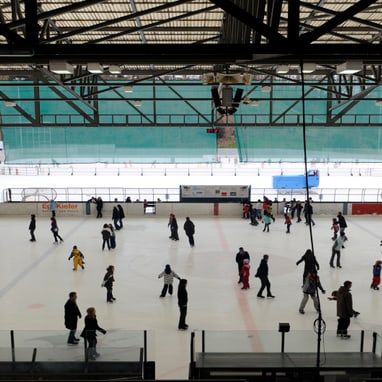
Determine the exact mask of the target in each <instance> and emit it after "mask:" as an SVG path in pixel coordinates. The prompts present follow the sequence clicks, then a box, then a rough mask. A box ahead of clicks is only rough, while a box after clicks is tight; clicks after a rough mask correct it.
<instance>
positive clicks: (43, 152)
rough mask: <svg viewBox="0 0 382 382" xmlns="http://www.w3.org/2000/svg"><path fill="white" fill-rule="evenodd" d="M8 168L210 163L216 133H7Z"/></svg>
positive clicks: (91, 129)
mask: <svg viewBox="0 0 382 382" xmlns="http://www.w3.org/2000/svg"><path fill="white" fill-rule="evenodd" d="M2 132H3V137H4V149H5V154H6V163H32V164H34V163H41V164H50V163H52V164H60V163H97V162H98V163H153V162H156V163H209V162H215V161H216V156H217V140H216V134H207V132H206V129H205V128H198V127H192V128H188V127H179V128H174V127H171V128H168V127H167V128H166V127H160V128H159V127H153V128H147V127H137V128H132V127H125V128H124V127H96V128H95V127H38V128H29V127H20V128H18V127H12V128H6V127H3V128H2Z"/></svg>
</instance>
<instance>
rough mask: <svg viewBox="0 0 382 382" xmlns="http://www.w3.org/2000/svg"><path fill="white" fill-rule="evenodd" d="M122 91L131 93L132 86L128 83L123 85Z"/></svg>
mask: <svg viewBox="0 0 382 382" xmlns="http://www.w3.org/2000/svg"><path fill="white" fill-rule="evenodd" d="M123 91H124V92H125V93H132V92H133V87H132V86H130V85H127V86H124V87H123Z"/></svg>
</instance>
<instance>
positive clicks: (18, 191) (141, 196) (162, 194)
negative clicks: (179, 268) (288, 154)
mask: <svg viewBox="0 0 382 382" xmlns="http://www.w3.org/2000/svg"><path fill="white" fill-rule="evenodd" d="M264 195H265V196H267V197H268V198H269V199H271V200H278V201H280V202H281V201H283V200H292V199H296V200H300V201H304V200H306V198H307V195H306V192H305V190H303V189H289V190H287V189H284V190H280V189H273V188H253V187H251V201H257V200H259V199H260V200H262V199H263V196H264ZM309 196H310V197H311V198H312V200H313V201H314V202H328V203H333V202H334V203H335V202H339V203H340V202H342V203H344V202H348V203H350V202H352V203H365V202H368V203H380V202H381V201H382V188H315V189H311V190H310V191H309ZM92 197H96V198H97V197H101V198H102V200H103V201H104V202H114V201H120V202H125V201H126V199H127V198H128V197H129V198H130V200H131V202H143V201H144V200H145V199H146V200H147V201H155V202H179V201H180V191H179V188H123V187H70V188H69V187H68V188H10V189H9V188H8V189H3V190H2V202H47V201H49V200H51V199H54V200H56V201H60V202H87V201H89V200H91V198H92Z"/></svg>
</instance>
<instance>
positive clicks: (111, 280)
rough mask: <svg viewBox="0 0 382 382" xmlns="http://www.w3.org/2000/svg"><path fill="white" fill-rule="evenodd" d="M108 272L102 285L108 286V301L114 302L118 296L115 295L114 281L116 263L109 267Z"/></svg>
mask: <svg viewBox="0 0 382 382" xmlns="http://www.w3.org/2000/svg"><path fill="white" fill-rule="evenodd" d="M106 270H107V272H106V274H105V276H104V278H103V283H102V286H104V287H105V288H106V302H110V303H113V302H114V301H115V300H116V298H115V297H114V296H113V283H114V281H115V280H114V265H109V266H108V267H107V269H106Z"/></svg>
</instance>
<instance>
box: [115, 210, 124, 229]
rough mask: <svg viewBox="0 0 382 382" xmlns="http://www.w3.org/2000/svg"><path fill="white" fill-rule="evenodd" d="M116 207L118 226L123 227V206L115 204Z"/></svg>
mask: <svg viewBox="0 0 382 382" xmlns="http://www.w3.org/2000/svg"><path fill="white" fill-rule="evenodd" d="M117 208H118V222H119V228H120V229H121V228H123V221H122V220H123V219H124V218H125V211H123V208H122V206H121V205H120V204H118V205H117Z"/></svg>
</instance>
